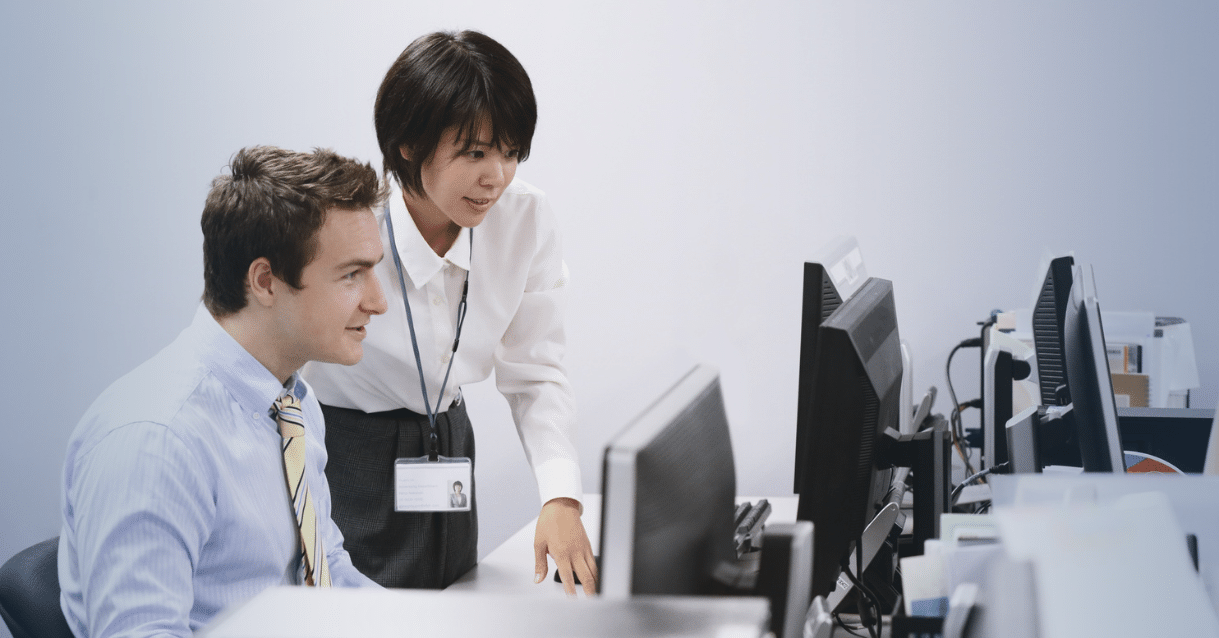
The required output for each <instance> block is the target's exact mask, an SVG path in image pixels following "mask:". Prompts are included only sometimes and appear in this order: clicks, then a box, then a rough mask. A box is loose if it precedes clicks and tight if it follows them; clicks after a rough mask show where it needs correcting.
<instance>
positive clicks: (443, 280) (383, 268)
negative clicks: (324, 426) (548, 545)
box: [303, 179, 583, 503]
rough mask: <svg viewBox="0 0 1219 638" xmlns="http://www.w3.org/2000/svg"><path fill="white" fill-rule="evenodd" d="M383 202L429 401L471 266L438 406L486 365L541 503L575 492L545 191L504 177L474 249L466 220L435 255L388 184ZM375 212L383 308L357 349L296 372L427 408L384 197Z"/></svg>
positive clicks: (559, 256) (350, 399) (373, 405)
mask: <svg viewBox="0 0 1219 638" xmlns="http://www.w3.org/2000/svg"><path fill="white" fill-rule="evenodd" d="M389 212H390V215H392V216H393V224H394V240H395V241H396V242H397V245H398V253H399V257H400V258H401V260H402V268H403V273H402V274H403V278H404V280H405V283H406V288H407V299H408V300H409V301H410V305H411V314H412V316H413V318H414V323H415V335H416V337H417V338H418V344H419V354H420V357H421V359H422V362H423V371H424V376H425V380H426V383H427V392H428V397H429V398H430V400H431V402H432V409H433V410H435V409H436V404H437V396H438V392H439V391H440V384H441V382H442V381H443V380H444V375H445V371H446V370H447V369H448V365H449V357H450V356H451V353H452V346H453V336H454V331H455V329H456V326H457V305H458V303H459V301H460V300H461V289H462V284H463V282H464V281H465V276H466V273H467V272H469V274H470V289H469V294H468V297H467V302H466V303H467V310H466V319H465V323H464V324H463V326H462V332H461V343H460V345H459V347H458V349H457V354H456V360H455V361H454V362H453V370H452V372H451V374H450V376H449V381H448V385H447V386H446V388H445V392H444V396H443V397H440V399H439V405H440V411H442V412H443V411H444V410H446V409H448V407H449V406H450V405H451V404H452V402H453V401H454V400H455V399H456V398H457V396H458V395H459V393H460V388H461V386H462V385H464V384H467V383H475V382H478V381H482V380H484V379H486V378H487V377H488V376H490V374H491V371H492V370H494V371H495V378H496V387H497V388H498V389H499V391H500V392H501V393H503V395H504V397H505V398H507V400H508V405H509V407H510V408H511V411H512V417H513V420H514V421H515V423H516V428H517V431H518V433H519V434H520V438H521V442H522V444H523V445H524V448H525V456H526V458H528V460H529V464H530V467H532V468H533V473H534V476H535V478H536V479H537V482H538V492H539V495H540V497H541V501H542V503H546V502H547V501H549V500H551V499H553V498H558V497H568V498H573V499H575V500H577V501H580V500H582V498H581V497H582V495H583V491H582V487H581V480H580V465H579V460H578V458H577V454H576V447H575V443H574V439H575V427H576V406H575V400H574V397H573V395H572V391H571V385H570V383H569V382H568V380H567V373H566V371H565V370H564V368H563V363H562V360H563V353H564V351H565V349H566V336H565V334H564V329H563V315H564V312H565V310H566V305H567V304H566V301H567V294H566V286H567V281H568V272H567V265H566V264H565V263H564V261H563V253H562V242H561V240H560V238H559V232H558V225H557V222H556V220H555V217H554V213H553V211H551V209H550V205H549V203H548V202H547V201H546V196H545V194H544V193H543V192H542V191H540V190H538V189H537V188H534V187H533V186H531V185H529V184H527V183H525V182H524V181H521V180H519V179H517V180H513V182H512V183H511V184H509V185H508V188H507V189H505V191H504V193H503V195H501V196H500V198H499V201H497V202H496V203H495V206H493V207H492V208H491V210H490V211H488V213H487V216H486V218H485V219H484V220H483V223H481V224H479V225H478V226H477V227H476V228H475V229H474V245H473V255H471V247H470V229H464V228H463V229H462V230H461V233H460V235H458V237H457V241H455V242H453V246H452V247H451V248H450V249H449V251H448V252H447V253H446V254H445V255H444V257H440V256H437V255H436V253H435V252H434V251H433V250H432V249H431V247H430V246H428V244H427V242H426V241H424V239H423V236H422V235H421V234H420V233H419V230H418V228H416V227H415V223H414V221H413V220H412V219H411V216H410V213H408V212H407V210H406V204H405V203H404V202H403V200H402V193H401V191H400V190H399V188H398V186H397V184H395V185H394V188H393V192H392V193H391V194H390V196H389ZM377 221H378V223H379V224H380V227H381V243H382V245H383V246H384V249H385V251H386V255H385V258H384V259H382V260H381V263H380V264H378V265H377V267H376V269H375V272H376V275H377V277H378V278H379V279H380V283H381V287H382V288H383V289H384V291H385V300H386V303H387V306H388V308H387V310H386V312H385V314H383V315H378V316H374V317H372V320H371V322H370V323H369V325H368V332H367V336H366V337H365V339H364V358H363V359H362V360H361V361H360V362H359V363H357V364H356V365H354V366H343V365H339V364H330V363H317V362H312V363H309V364H308V365H306V366H305V368H304V370H303V375H304V377H305V379H306V380H307V381H308V383H309V384H310V385H311V386H312V387H313V390H314V392H315V393H316V394H317V397H318V400H319V401H321V402H322V403H324V404H326V405H333V406H338V407H343V408H351V409H356V410H362V411H364V412H383V411H387V410H396V409H399V408H407V409H408V410H411V411H412V412H416V413H418V414H426V412H427V411H426V409H425V408H424V404H423V398H422V397H421V396H420V388H419V372H418V367H417V366H416V363H415V355H414V351H413V350H412V348H411V338H410V332H409V329H408V327H407V321H406V310H405V308H404V307H403V303H402V287H401V285H400V284H399V279H398V271H397V269H396V267H395V266H394V259H393V256H392V255H390V254H389V251H390V250H391V249H390V241H389V231H388V228H387V225H386V223H385V210H384V209H382V210H381V211H378V212H377Z"/></svg>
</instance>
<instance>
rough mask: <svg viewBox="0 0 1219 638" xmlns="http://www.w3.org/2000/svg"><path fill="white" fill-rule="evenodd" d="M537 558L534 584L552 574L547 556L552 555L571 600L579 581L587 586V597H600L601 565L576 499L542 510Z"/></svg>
mask: <svg viewBox="0 0 1219 638" xmlns="http://www.w3.org/2000/svg"><path fill="white" fill-rule="evenodd" d="M533 554H534V580H533V582H534V583H540V582H542V580H544V579H545V578H546V574H548V573H550V569H549V566H548V565H547V564H546V555H547V554H550V556H551V557H552V558H554V562H555V566H556V568H557V570H558V572H559V578H560V579H561V580H562V581H563V590H564V591H565V592H567V595H568V596H575V595H576V584H575V578H579V579H580V583H581V584H582V585H583V586H584V595H586V596H593V595H595V594H596V593H597V563H596V561H595V560H594V559H593V547H592V544H590V543H589V542H588V534H587V533H586V532H585V531H584V523H583V522H582V521H581V520H580V504H579V503H578V502H577V501H575V500H574V499H570V498H556V499H551V500H550V501H547V502H546V504H545V505H543V506H542V513H541V514H539V515H538V526H537V531H536V532H535V533H534V536H533ZM573 574H574V576H575V578H573Z"/></svg>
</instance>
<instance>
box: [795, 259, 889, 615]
mask: <svg viewBox="0 0 1219 638" xmlns="http://www.w3.org/2000/svg"><path fill="white" fill-rule="evenodd" d="M818 332H819V335H818V345H817V351H816V357H815V359H816V361H815V363H814V366H813V367H814V369H815V375H816V376H815V380H816V383H815V387H814V389H813V396H812V404H811V407H810V408H809V411H808V415H807V417H808V418H807V419H806V420H804V421H802V422H801V423H800V424H799V425H800V428H801V429H803V430H805V432H804V438H803V441H804V443H805V447H804V448H803V449H801V450H797V454H798V457H797V458H803V459H804V465H805V472H804V481H803V483H802V484H801V485H799V486H798V488H799V489H798V490H797V491H798V492H799V494H800V502H799V507H798V511H797V518H798V519H799V520H804V521H812V523H813V528H814V532H813V581H812V595H814V596H818V595H828V594H829V593H830V592H831V591H833V590H834V587H835V583H836V580H837V577H838V574H839V571H840V565H841V564H842V563H843V561H844V560H845V559H846V558H847V557H848V556H849V554H850V552H851V548H852V545H853V544H854V543H855V541H856V540H857V539H858V538H859V536H860V534H861V533H862V532H863V530H864V528H865V527H866V526H867V524H868V523H869V522H870V521H871V520H872V519H873V518H874V517H875V516H876V514H877V512H878V511H879V510H880V508H881V507H882V506H883V505H884V501H885V497H886V495H887V494H888V493H889V491H890V485H891V482H892V475H893V470H892V468H891V467H890V468H889V469H885V468H886V466H888V465H891V464H890V463H888V462H887V461H888V460H887V459H883V458H881V457H882V456H883V454H881V452H880V450H881V449H882V448H883V447H884V446H885V445H886V439H887V438H888V437H887V436H885V431H886V429H889V428H892V429H894V431H895V432H896V428H897V426H898V410H899V409H900V406H899V395H900V385H901V377H902V359H901V345H900V338H899V336H898V332H897V312H896V307H895V305H894V300H893V285H892V283H891V282H889V281H886V280H884V279H876V278H871V279H869V280H868V281H867V282H866V283H864V285H863V287H861V288H860V289H859V291H858V292H856V293H855V294H854V295H852V296H851V297H850V298H849V299H847V300H846V301H845V302H843V303H842V305H840V306H839V307H838V309H837V310H835V311H834V312H833V313H832V314H831V315H830V316H829V317H827V318H826V319H825V321H823V322H822V324H821V326H820V328H819V330H818Z"/></svg>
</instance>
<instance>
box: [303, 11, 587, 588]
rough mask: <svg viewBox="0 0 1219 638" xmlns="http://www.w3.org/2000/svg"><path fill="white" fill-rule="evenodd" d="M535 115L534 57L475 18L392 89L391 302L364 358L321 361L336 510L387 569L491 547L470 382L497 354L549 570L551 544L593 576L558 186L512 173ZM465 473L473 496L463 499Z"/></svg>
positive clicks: (355, 542) (457, 567) (407, 60)
mask: <svg viewBox="0 0 1219 638" xmlns="http://www.w3.org/2000/svg"><path fill="white" fill-rule="evenodd" d="M536 121H537V103H536V102H535V100H534V96H533V88H532V86H531V84H530V82H529V76H528V75H527V74H526V73H525V69H524V68H523V67H522V66H521V64H520V62H518V61H517V60H516V58H515V57H513V55H512V54H511V53H509V52H508V50H507V49H505V48H504V47H503V46H502V45H500V44H499V43H498V42H496V41H495V40H492V39H491V38H489V37H487V36H485V35H483V34H481V33H477V32H473V31H463V32H461V33H432V34H429V35H426V36H423V37H421V38H419V39H418V40H415V41H414V42H412V43H411V44H410V46H408V47H407V48H406V50H404V51H403V52H402V54H401V55H400V56H398V59H397V60H396V61H395V62H394V64H393V66H392V67H390V69H389V71H388V72H387V73H386V75H385V79H384V80H383V81H382V83H381V88H380V90H379V91H378V92H377V101H376V107H375V113H374V122H375V125H376V129H377V142H378V144H379V145H380V147H381V154H382V157H383V158H384V159H383V161H384V167H385V171H386V172H387V173H389V174H392V175H393V178H394V179H393V180H392V181H393V182H394V183H393V184H392V186H393V192H392V194H391V196H390V198H389V203H388V204H387V205H386V208H385V209H384V210H382V211H381V212H380V213H379V214H378V221H379V222H380V224H381V240H382V243H383V244H384V246H385V247H386V249H387V250H386V252H387V253H388V255H387V256H388V257H389V258H387V259H384V260H382V262H381V263H380V264H379V265H378V266H377V268H376V274H377V276H378V277H379V278H380V279H381V281H382V285H383V287H384V289H385V296H386V299H387V301H388V304H389V309H388V311H387V312H386V313H385V314H384V315H380V316H377V317H374V318H372V321H371V325H370V326H369V328H368V332H367V338H366V339H365V341H364V358H363V360H362V361H361V362H360V363H359V364H358V365H356V366H351V367H347V366H337V365H329V364H314V365H310V366H309V367H308V368H307V369H306V370H305V376H306V378H307V380H308V381H309V383H310V384H311V385H312V386H313V388H314V390H315V391H316V392H317V396H318V398H319V400H320V401H321V402H322V404H323V405H322V411H323V412H324V413H325V416H326V447H327V450H328V452H329V456H330V458H329V462H328V464H327V465H326V477H327V479H328V480H329V482H330V491H331V494H332V496H333V501H334V505H333V517H334V520H335V522H336V523H338V525H339V527H340V528H341V529H342V531H343V535H344V537H345V539H346V542H345V547H346V549H347V551H348V552H349V553H350V554H351V557H352V562H353V563H355V566H356V567H357V568H358V569H359V570H360V571H362V572H364V573H365V574H367V575H368V576H369V577H371V578H372V579H373V580H375V581H377V582H379V583H381V584H382V585H385V586H388V587H425V588H439V587H444V586H447V585H448V584H450V583H452V582H453V581H454V580H456V579H457V578H458V577H460V576H461V575H462V574H464V573H465V572H466V571H468V570H469V569H470V568H472V567H473V566H474V563H475V561H476V560H477V548H478V519H477V510H476V502H477V498H478V492H477V489H476V488H477V486H476V485H475V484H474V482H473V478H474V477H473V460H474V434H473V431H472V430H471V427H470V421H469V419H468V417H467V416H466V409H465V405H464V404H463V403H462V397H461V386H462V385H464V384H467V383H474V382H477V381H482V380H484V379H486V378H487V377H488V376H490V374H491V372H492V371H494V372H495V377H496V384H497V387H498V389H499V391H500V392H501V393H503V395H504V396H505V397H506V398H507V400H508V404H509V406H510V408H511V411H512V417H513V420H514V421H515V423H516V428H517V431H518V433H519V435H520V439H521V443H522V444H523V445H524V448H525V456H526V457H527V458H528V460H529V464H530V466H531V467H532V469H533V473H534V476H535V478H536V479H537V484H538V491H539V494H540V496H541V502H542V503H543V505H542V510H541V513H540V515H539V517H538V524H537V531H536V534H535V540H534V552H535V582H540V581H541V580H542V579H543V578H545V576H546V574H547V573H548V566H547V564H546V555H547V554H550V556H551V557H552V558H553V559H554V561H555V564H556V565H557V567H558V571H559V574H560V577H561V578H562V580H563V583H564V587H565V588H566V589H567V591H568V593H571V594H574V593H575V586H574V579H573V574H574V575H575V576H576V577H578V578H579V579H580V582H582V583H583V584H584V590H585V592H586V593H588V594H592V593H593V592H594V591H595V589H594V588H595V582H596V565H595V563H594V562H593V555H592V548H591V546H590V544H589V542H588V535H587V533H586V532H585V530H584V526H583V523H581V521H580V512H581V508H582V505H581V503H580V499H581V497H582V495H583V492H582V487H581V480H580V466H579V462H578V460H577V457H576V449H575V445H574V442H573V439H574V436H575V420H576V409H575V402H574V399H573V397H572V391H571V386H570V384H569V383H568V380H567V375H566V372H565V371H564V368H563V365H562V358H563V352H564V348H565V336H564V330H563V313H564V308H565V306H566V290H565V286H566V284H567V268H566V265H565V264H564V262H563V255H562V245H561V242H560V238H559V233H558V228H557V224H556V221H555V218H554V213H553V212H552V211H551V209H550V205H549V203H548V202H547V200H546V196H545V195H544V194H543V193H542V192H541V191H540V190H538V189H536V188H534V187H533V186H530V185H529V184H526V183H525V182H523V181H520V180H515V179H514V176H515V174H516V167H517V164H518V163H519V162H521V161H524V160H525V158H527V157H528V156H529V146H530V142H531V141H532V139H533V131H534V126H535V123H536ZM476 231H477V232H476ZM467 309H468V313H467ZM352 328H359V326H352ZM491 453H492V454H494V453H496V450H491ZM429 477H433V478H434V477H440V478H439V479H436V480H439V481H441V482H443V485H441V488H440V492H439V497H437V498H438V499H440V500H439V502H434V501H432V500H429V499H431V498H432V497H431V496H429V495H427V494H425V492H427V488H426V486H427V485H429V484H437V483H436V480H433V478H429ZM455 481H460V482H461V483H462V484H463V493H464V494H465V495H466V496H467V497H468V503H469V506H468V509H466V510H465V511H460V510H459V511H453V510H451V509H450V502H449V500H448V496H449V493H450V486H451V485H453V483H454V482H455ZM443 510H448V511H443Z"/></svg>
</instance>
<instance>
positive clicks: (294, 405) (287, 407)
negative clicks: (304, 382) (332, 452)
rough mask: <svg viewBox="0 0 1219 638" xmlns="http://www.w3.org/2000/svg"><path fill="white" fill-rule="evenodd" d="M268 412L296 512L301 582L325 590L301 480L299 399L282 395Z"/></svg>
mask: <svg viewBox="0 0 1219 638" xmlns="http://www.w3.org/2000/svg"><path fill="white" fill-rule="evenodd" d="M271 411H272V412H273V413H274V414H275V420H276V422H278V423H279V436H280V437H281V443H282V447H283V453H284V477H285V478H286V479H287V481H288V497H289V498H290V499H291V500H292V510H293V511H294V512H296V528H297V530H298V531H299V532H300V533H299V536H300V539H301V552H302V554H303V555H302V557H301V565H302V566H303V567H304V571H305V575H304V579H303V582H304V583H305V584H306V585H316V586H318V587H329V586H330V568H329V567H328V566H327V565H326V552H325V550H324V548H323V547H322V540H321V537H320V535H319V534H318V533H317V514H316V512H314V510H313V498H312V497H311V496H310V495H309V481H307V480H305V418H304V415H303V413H302V412H301V403H300V400H298V399H297V398H296V397H295V396H293V394H292V393H291V392H286V393H284V394H283V395H282V396H280V397H279V398H278V399H276V400H275V405H274V406H272V408H271ZM315 576H316V578H315Z"/></svg>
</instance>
